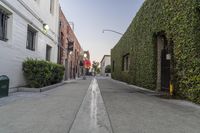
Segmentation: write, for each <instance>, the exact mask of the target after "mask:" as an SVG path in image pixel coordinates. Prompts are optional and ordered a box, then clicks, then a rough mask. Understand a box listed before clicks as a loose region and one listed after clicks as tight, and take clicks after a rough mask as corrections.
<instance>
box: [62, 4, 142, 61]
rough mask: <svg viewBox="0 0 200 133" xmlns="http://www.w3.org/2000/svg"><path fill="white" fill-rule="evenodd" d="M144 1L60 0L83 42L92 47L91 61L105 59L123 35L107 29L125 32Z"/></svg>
mask: <svg viewBox="0 0 200 133" xmlns="http://www.w3.org/2000/svg"><path fill="white" fill-rule="evenodd" d="M143 2H144V0H60V5H61V8H62V10H63V12H64V14H65V16H66V18H67V20H68V21H69V22H73V23H74V31H75V34H76V37H77V39H78V40H79V43H80V45H81V46H82V48H83V49H84V50H89V51H90V55H91V61H94V60H95V61H101V59H102V58H103V55H105V54H106V55H108V54H110V50H111V48H113V47H114V46H115V45H116V43H117V42H118V41H119V39H120V38H121V35H119V34H115V33H112V32H104V33H102V31H103V29H111V30H115V31H118V32H120V33H124V32H125V31H126V30H127V28H128V26H129V25H130V23H131V21H132V20H133V18H134V16H135V14H136V13H137V11H138V10H139V8H140V7H141V5H142V3H143Z"/></svg>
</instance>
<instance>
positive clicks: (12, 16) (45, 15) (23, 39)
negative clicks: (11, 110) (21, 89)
mask: <svg viewBox="0 0 200 133" xmlns="http://www.w3.org/2000/svg"><path fill="white" fill-rule="evenodd" d="M0 23H1V24H0V54H1V59H0V75H7V76H8V77H9V78H10V87H11V88H12V87H17V86H23V85H25V84H26V82H25V79H24V76H23V72H22V62H23V61H24V60H26V59H27V58H35V59H43V60H47V61H51V62H54V63H56V62H57V51H58V50H57V48H58V46H57V45H58V44H57V42H58V23H59V0H1V1H0ZM48 29H49V30H48Z"/></svg>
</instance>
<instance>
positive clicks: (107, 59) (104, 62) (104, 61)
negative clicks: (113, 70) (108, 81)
mask: <svg viewBox="0 0 200 133" xmlns="http://www.w3.org/2000/svg"><path fill="white" fill-rule="evenodd" d="M110 58H111V56H110V55H104V56H103V59H102V60H101V62H100V65H101V75H102V76H107V73H106V72H105V70H106V66H108V65H110V64H111V61H110Z"/></svg>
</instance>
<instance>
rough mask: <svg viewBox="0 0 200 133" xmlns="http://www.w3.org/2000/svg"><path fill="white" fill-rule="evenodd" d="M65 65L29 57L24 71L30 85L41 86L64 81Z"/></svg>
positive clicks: (24, 64) (24, 65)
mask: <svg viewBox="0 0 200 133" xmlns="http://www.w3.org/2000/svg"><path fill="white" fill-rule="evenodd" d="M64 70H65V69H64V66H62V65H59V64H55V63H51V62H48V61H44V60H35V59H27V60H26V61H24V62H23V72H24V75H25V78H26V80H27V84H28V86H29V87H34V88H40V87H44V86H48V85H52V84H56V83H59V82H61V81H62V79H63V75H64Z"/></svg>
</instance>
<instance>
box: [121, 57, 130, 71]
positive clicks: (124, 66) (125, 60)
mask: <svg viewBox="0 0 200 133" xmlns="http://www.w3.org/2000/svg"><path fill="white" fill-rule="evenodd" d="M129 65H130V54H129V53H128V54H126V55H124V56H123V60H122V71H129Z"/></svg>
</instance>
